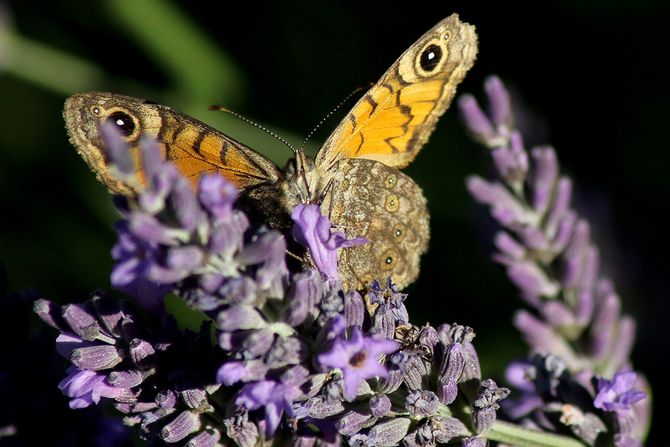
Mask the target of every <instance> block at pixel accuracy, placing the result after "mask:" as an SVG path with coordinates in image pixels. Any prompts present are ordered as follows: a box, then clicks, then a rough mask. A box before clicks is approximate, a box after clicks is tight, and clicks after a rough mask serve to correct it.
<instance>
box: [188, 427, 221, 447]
mask: <svg viewBox="0 0 670 447" xmlns="http://www.w3.org/2000/svg"><path fill="white" fill-rule="evenodd" d="M220 439H221V433H219V431H218V430H207V431H202V432H200V433H198V434H197V435H196V436H194V437H192V438H191V439H190V440H189V441H188V442H187V443H186V446H185V447H217V446H219V445H220V444H219V440H220Z"/></svg>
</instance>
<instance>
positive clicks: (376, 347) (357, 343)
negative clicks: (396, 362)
mask: <svg viewBox="0 0 670 447" xmlns="http://www.w3.org/2000/svg"><path fill="white" fill-rule="evenodd" d="M397 349H398V344H397V343H396V342H395V341H393V340H376V339H374V338H372V337H364V336H363V335H362V333H361V330H360V329H359V328H357V327H355V328H354V329H353V331H352V333H351V337H350V338H349V339H348V340H344V339H342V338H338V339H336V340H335V342H334V343H333V347H332V348H331V349H330V351H328V352H325V353H323V354H321V355H319V363H321V365H323V366H325V367H330V368H340V369H341V370H342V373H343V375H344V377H343V378H344V397H345V398H346V399H347V400H349V401H351V400H354V398H355V397H356V391H357V390H358V385H359V384H360V383H361V381H362V380H364V379H370V378H374V377H384V378H385V377H387V376H388V372H387V371H386V368H384V367H383V366H382V365H381V364H380V363H379V357H380V356H382V355H384V354H391V353H393V352H394V351H396V350H397Z"/></svg>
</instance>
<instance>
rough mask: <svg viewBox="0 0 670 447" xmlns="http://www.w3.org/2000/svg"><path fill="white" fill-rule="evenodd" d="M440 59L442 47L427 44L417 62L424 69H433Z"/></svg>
mask: <svg viewBox="0 0 670 447" xmlns="http://www.w3.org/2000/svg"><path fill="white" fill-rule="evenodd" d="M441 60H442V48H440V46H439V45H435V44H431V45H428V46H427V47H426V48H425V49H424V50H423V52H422V53H421V58H420V59H419V64H420V65H421V68H423V69H424V70H425V71H428V72H430V71H433V70H434V69H435V67H437V66H438V64H439V63H440V61H441Z"/></svg>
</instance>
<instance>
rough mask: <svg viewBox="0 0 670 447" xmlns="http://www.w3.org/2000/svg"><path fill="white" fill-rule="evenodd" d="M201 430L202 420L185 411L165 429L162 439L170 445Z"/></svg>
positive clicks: (162, 432) (162, 431)
mask: <svg viewBox="0 0 670 447" xmlns="http://www.w3.org/2000/svg"><path fill="white" fill-rule="evenodd" d="M199 429H200V418H199V417H198V416H197V415H196V414H194V413H192V412H190V411H183V412H181V414H179V416H177V417H176V418H174V419H173V420H172V422H170V423H169V424H167V425H166V426H165V427H163V429H162V430H161V439H163V441H165V442H169V443H173V442H178V441H181V440H182V439H184V438H186V437H187V436H188V435H190V434H191V433H195V432H196V431H198V430H199Z"/></svg>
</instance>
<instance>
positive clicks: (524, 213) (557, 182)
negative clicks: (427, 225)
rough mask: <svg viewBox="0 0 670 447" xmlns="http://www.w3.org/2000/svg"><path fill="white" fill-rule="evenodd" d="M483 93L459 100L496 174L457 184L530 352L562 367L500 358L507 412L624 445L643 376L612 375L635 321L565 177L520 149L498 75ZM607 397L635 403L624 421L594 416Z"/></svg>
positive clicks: (639, 419)
mask: <svg viewBox="0 0 670 447" xmlns="http://www.w3.org/2000/svg"><path fill="white" fill-rule="evenodd" d="M485 90H486V93H487V96H488V99H489V105H490V109H489V114H488V115H487V114H486V113H484V112H483V111H482V110H481V109H480V108H479V106H478V104H477V102H476V100H475V99H474V98H473V97H472V96H470V95H464V96H463V97H462V98H461V99H460V101H459V105H460V108H461V112H462V114H463V117H464V120H465V124H466V126H467V127H468V129H469V130H470V132H471V133H472V134H473V136H474V138H475V139H476V140H478V141H480V142H481V143H483V144H484V145H486V146H487V147H488V148H490V150H491V152H490V153H491V155H492V157H493V161H494V165H495V167H496V170H497V174H498V176H499V179H497V180H494V181H489V180H484V179H482V178H480V177H477V176H472V177H470V178H469V179H468V181H467V186H468V189H469V191H470V193H471V194H472V196H473V197H474V198H475V199H476V200H477V201H478V202H480V203H482V204H485V205H488V206H489V207H490V212H491V216H492V217H493V219H495V220H496V221H497V222H498V224H499V225H500V226H501V227H502V229H503V230H501V231H499V232H498V234H497V235H496V236H495V239H494V242H495V246H496V248H497V251H498V252H497V253H496V254H495V255H494V259H495V260H496V261H497V262H499V263H501V264H502V265H504V266H505V268H506V269H507V275H508V277H509V279H510V280H511V281H512V282H513V283H514V284H515V285H516V286H517V287H518V289H519V291H520V294H521V296H522V297H523V298H524V300H525V301H526V303H527V304H528V305H530V306H531V308H532V312H529V311H525V310H522V311H519V312H518V313H517V314H516V316H515V318H514V323H515V325H516V326H517V328H518V329H519V330H520V331H521V332H522V334H523V335H524V337H525V339H526V341H527V342H528V344H529V345H530V347H531V350H532V352H534V353H539V354H541V356H540V357H539V358H540V359H542V358H543V359H559V360H560V362H559V363H560V365H562V368H563V369H561V370H560V371H558V372H557V370H555V369H553V368H549V367H548V363H547V362H546V361H538V360H537V359H536V361H535V362H534V363H533V362H527V363H526V366H525V367H521V366H520V365H521V364H520V363H514V364H512V365H510V369H509V370H508V377H510V378H512V379H513V381H512V383H513V384H514V385H515V386H517V387H520V391H521V392H522V394H521V398H520V399H518V400H517V401H516V402H514V401H508V402H509V403H508V404H507V407H508V409H509V414H510V416H513V417H515V418H523V417H527V416H529V415H533V420H532V422H531V421H530V420H526V423H532V424H533V425H536V426H540V427H543V428H545V429H547V430H551V431H556V430H558V428H557V427H558V426H560V425H563V426H568V427H570V428H571V429H572V431H573V433H574V434H575V435H576V436H577V437H578V438H580V439H581V440H582V441H584V442H587V443H588V444H589V445H592V443H594V442H596V439H597V438H598V437H599V436H600V438H603V437H605V436H608V437H609V438H610V439H611V440H613V442H614V443H615V444H617V445H624V444H625V442H624V443H623V444H622V443H621V442H619V441H618V439H624V438H625V439H637V442H641V440H642V439H643V437H644V432H645V428H644V427H645V426H646V425H647V422H648V405H649V402H648V400H646V399H644V396H645V393H644V392H642V391H640V390H641V389H645V387H646V382H645V381H644V379H643V378H642V377H641V376H640V375H636V374H635V373H633V372H629V373H622V372H620V371H622V370H630V360H629V356H630V351H631V349H632V346H633V340H634V336H635V322H634V320H633V319H632V318H631V317H629V316H626V315H622V314H621V302H620V299H619V297H618V295H617V294H616V292H615V291H614V287H613V285H612V283H611V281H610V280H609V279H607V278H605V277H602V276H601V275H600V273H599V268H600V259H599V258H600V256H599V250H598V248H597V247H596V246H595V245H594V244H593V242H591V240H590V227H589V224H588V222H587V221H586V220H585V219H583V218H582V217H580V216H579V214H578V213H577V212H576V211H574V210H573V209H571V206H570V201H571V196H572V181H571V180H570V179H569V178H567V177H566V176H562V175H561V174H560V169H559V165H558V160H557V156H556V152H555V151H554V149H553V148H551V147H548V146H545V147H535V148H533V149H532V150H530V156H529V152H528V151H526V149H525V147H524V144H523V138H522V136H521V133H520V132H519V131H518V130H517V129H515V128H514V126H513V121H514V120H513V117H512V113H511V106H510V99H509V94H508V93H507V91H506V89H505V87H504V86H503V84H502V82H501V81H500V79H498V78H497V77H490V78H488V79H487V80H486V82H485ZM548 354H551V355H552V356H550V357H546V355H548ZM549 363H552V362H549ZM554 363H555V362H554ZM551 377H553V379H551V380H549V381H547V380H548V379H547V380H544V379H546V378H551ZM603 377H604V378H605V379H603ZM596 378H601V379H600V381H599V386H598V387H597V389H596V388H594V387H593V385H592V382H593V381H594V380H596ZM607 378H611V381H610V380H608V379H607ZM556 381H559V382H560V383H563V384H567V383H571V385H570V386H568V385H561V386H560V387H559V389H563V390H564V389H568V388H569V389H571V390H575V389H577V388H579V389H580V390H582V391H580V393H582V392H583V394H585V395H586V396H588V398H586V399H582V400H580V401H578V402H573V401H572V400H571V398H570V397H569V396H567V395H565V394H563V393H560V392H559V393H557V392H556V390H557V388H556V384H557V383H559V382H556ZM552 384H553V385H552ZM546 390H549V391H546ZM596 393H597V395H596ZM619 393H621V394H619ZM617 399H620V401H621V402H622V403H623V402H626V403H627V404H633V403H634V402H636V404H635V406H634V407H633V409H632V410H631V411H630V412H628V413H627V415H628V416H630V417H629V418H628V423H626V424H621V423H617V422H616V421H612V420H611V418H608V417H607V415H600V414H598V410H597V409H604V410H606V411H612V410H611V409H610V407H611V405H615V404H614V402H615V401H617ZM561 405H570V406H569V408H570V409H571V410H570V412H567V413H566V412H565V411H563V412H562V413H561V414H563V416H562V417H561V418H559V420H558V421H553V422H550V420H551V419H552V416H551V415H550V414H549V413H552V414H555V413H556V412H555V411H554V410H552V409H556V408H563V407H560V406H561ZM565 408H568V407H565ZM565 408H563V410H565ZM566 411H567V410H566ZM576 415H578V416H576ZM576 421H579V422H576ZM631 421H634V422H631ZM605 431H606V432H607V434H602V433H601V432H605ZM632 433H634V434H632ZM631 436H632V438H631ZM598 442H600V441H598ZM626 442H627V441H626Z"/></svg>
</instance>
